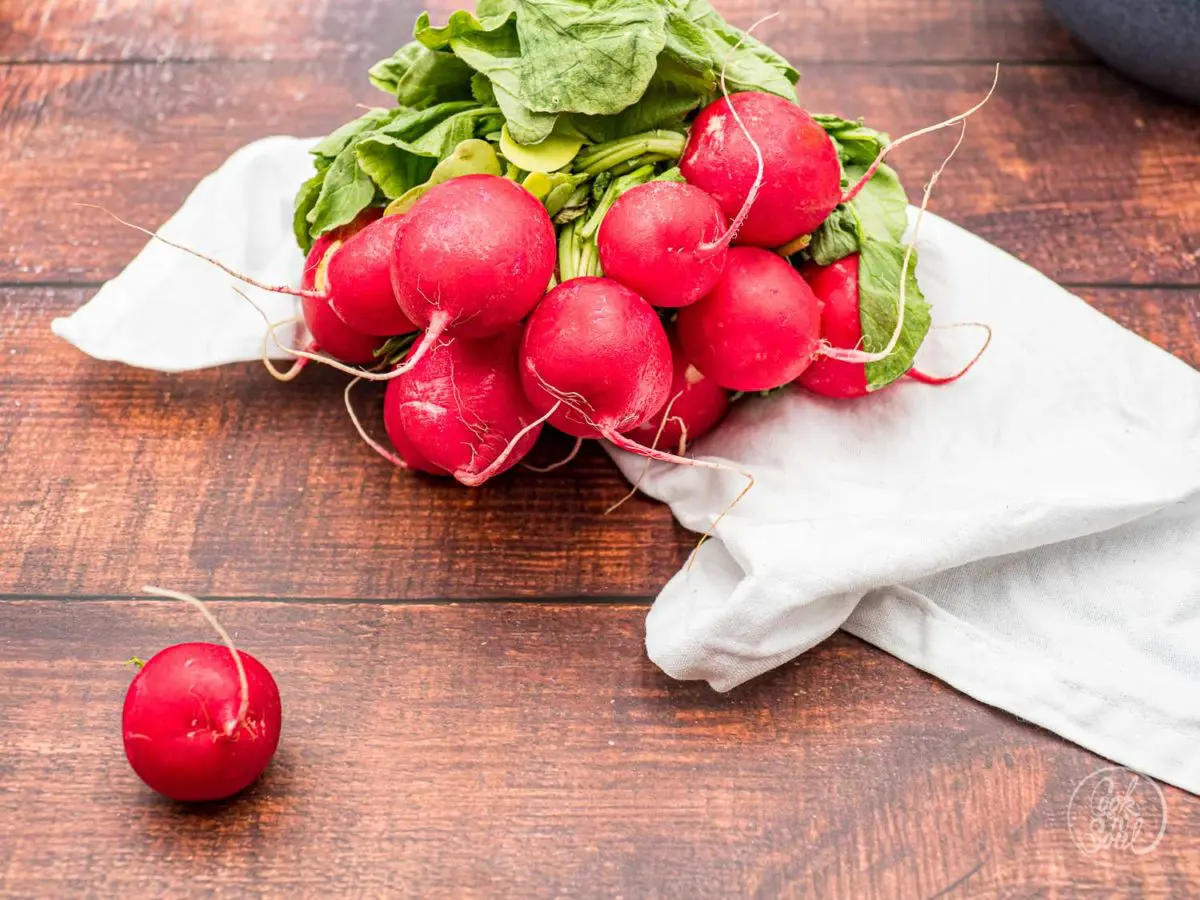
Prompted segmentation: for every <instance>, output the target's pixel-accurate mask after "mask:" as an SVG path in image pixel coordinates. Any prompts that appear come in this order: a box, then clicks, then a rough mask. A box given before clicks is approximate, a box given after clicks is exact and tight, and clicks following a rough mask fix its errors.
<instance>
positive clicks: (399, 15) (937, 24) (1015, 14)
mask: <svg viewBox="0 0 1200 900" xmlns="http://www.w3.org/2000/svg"><path fill="white" fill-rule="evenodd" d="M472 5H473V4H472V3H470V2H465V0H464V2H452V0H433V2H425V3H422V2H417V0H357V2H354V3H338V2H333V0H298V2H293V3H281V2H278V0H276V2H253V0H225V2H217V0H191V2H185V3H180V2H177V0H119V2H108V3H104V4H100V5H99V7H98V8H97V4H95V3H93V2H89V0H58V2H45V3H22V4H13V7H14V8H12V9H11V10H8V11H7V12H8V17H9V21H8V23H7V24H8V30H7V31H0V60H2V61H9V60H30V61H32V60H42V61H46V60H54V61H63V60H89V61H100V60H109V61H111V60H129V59H154V60H177V59H185V60H195V59H221V60H297V59H301V60H308V59H326V60H334V59H339V58H355V59H359V60H362V61H366V62H373V61H374V60H375V59H378V58H380V57H382V56H385V55H387V54H390V53H391V52H392V51H393V50H394V49H395V48H396V47H398V46H399V45H400V44H401V43H402V42H404V41H405V40H407V39H408V38H409V36H410V35H411V33H412V23H413V21H414V20H415V19H416V16H417V13H418V12H419V11H420V10H422V9H428V10H429V11H430V13H431V15H432V17H433V18H434V19H435V20H436V21H438V22H439V23H440V22H442V21H445V19H446V16H447V15H448V14H449V13H450V11H451V10H454V9H459V8H464V7H471V6H472ZM714 5H715V6H716V7H717V8H718V9H719V10H721V12H722V13H723V14H724V15H725V16H726V17H727V18H728V19H729V20H730V21H732V22H734V23H735V24H738V25H741V26H742V27H748V26H749V25H750V24H751V23H753V22H754V21H756V20H757V19H758V18H759V17H761V16H763V15H764V14H765V13H767V12H770V11H778V12H779V13H780V18H779V19H778V20H776V21H774V22H769V23H765V24H764V25H762V26H761V32H760V33H759V34H760V37H763V38H764V39H766V40H767V41H768V43H770V44H772V46H779V47H786V48H787V52H788V54H789V56H790V57H791V58H792V59H794V60H796V61H798V62H807V61H812V60H841V61H863V62H868V63H873V64H881V63H897V62H906V61H913V60H919V61H928V60H964V59H965V60H974V61H980V60H982V61H991V60H995V61H1001V60H1014V61H1029V60H1034V61H1059V60H1065V61H1075V60H1078V59H1081V58H1086V54H1085V53H1084V52H1083V51H1082V50H1081V49H1080V48H1079V47H1077V46H1075V45H1074V44H1073V43H1072V42H1071V41H1070V40H1069V39H1068V37H1067V36H1066V33H1065V32H1064V31H1063V30H1062V29H1061V28H1060V27H1058V26H1057V25H1056V24H1055V23H1054V22H1053V21H1052V20H1051V19H1050V17H1049V15H1048V14H1047V13H1046V10H1045V7H1044V6H1043V5H1042V3H1041V0H1009V2H1006V3H994V2H993V3H984V2H970V3H963V2H961V0H873V2H871V3H845V2H838V0H791V2H788V3H783V4H776V5H774V6H772V5H769V4H764V3H763V2H762V0H717V2H716V3H714Z"/></svg>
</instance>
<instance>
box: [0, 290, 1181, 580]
mask: <svg viewBox="0 0 1200 900" xmlns="http://www.w3.org/2000/svg"><path fill="white" fill-rule="evenodd" d="M87 295H88V292H87V291H85V290H82V289H71V290H50V289H26V288H21V289H5V290H0V321H3V322H5V323H6V327H5V329H4V330H3V331H2V332H0V398H3V399H2V400H0V516H2V518H3V522H4V527H3V528H0V560H3V561H4V564H3V565H0V594H2V593H9V594H12V593H21V594H30V593H36V594H57V593H79V594H108V593H118V592H124V591H131V590H134V589H136V588H137V587H138V586H139V585H141V584H143V583H145V582H146V581H147V580H150V581H160V582H166V583H169V584H172V585H176V586H180V587H182V588H186V589H189V590H193V591H198V592H204V593H209V594H218V595H231V596H299V597H317V598H319V597H363V598H409V599H414V598H443V597H444V598H460V599H461V598H472V597H506V596H538V597H570V596H615V597H647V596H653V595H654V594H657V593H658V591H659V589H660V588H661V587H662V585H663V584H664V583H666V581H667V579H668V578H669V577H670V576H671V575H672V574H673V573H674V572H675V571H676V569H677V568H678V567H679V565H680V564H681V563H682V562H683V560H684V559H685V557H686V555H687V553H688V551H689V550H690V548H691V546H692V545H693V543H694V541H695V536H694V535H691V534H689V533H688V532H686V531H684V530H683V529H681V528H679V527H678V526H676V525H674V524H673V523H672V520H671V516H670V513H669V511H668V510H667V509H666V507H663V506H660V505H658V504H656V503H653V502H651V501H649V500H644V499H637V500H634V501H631V502H630V503H628V504H626V505H625V506H623V507H622V508H621V509H620V510H618V511H617V512H615V513H613V514H612V515H610V516H605V515H604V510H605V509H606V508H607V507H608V506H609V505H610V504H611V503H612V502H613V501H615V500H616V499H617V498H619V497H620V496H622V494H623V493H624V491H625V485H624V483H623V482H622V481H621V479H620V477H619V475H618V474H617V472H616V470H615V468H614V467H613V466H612V464H611V463H610V462H609V461H608V459H607V457H605V456H604V454H603V453H602V452H601V451H600V450H599V449H598V448H596V447H591V448H589V449H588V450H587V451H585V453H584V454H583V455H582V457H581V458H580V459H579V460H578V461H577V462H575V463H573V464H572V465H571V466H570V467H568V468H566V469H563V470H561V471H558V472H554V473H551V474H547V475H535V474H533V473H529V472H518V473H513V474H512V475H510V476H507V477H505V478H501V479H497V480H496V481H494V482H492V483H491V484H489V485H487V486H486V487H484V488H483V489H481V490H477V491H468V490H467V489H465V488H462V487H460V486H458V485H456V484H452V483H450V484H447V483H444V482H440V481H436V480H434V479H429V478H424V477H418V476H413V475H411V474H409V473H404V472H395V471H393V470H392V469H391V468H390V467H389V466H388V465H387V464H386V463H384V462H382V461H381V460H379V459H377V458H376V457H375V456H374V454H373V453H372V452H371V451H370V450H369V449H367V448H366V447H365V446H363V445H362V444H360V443H359V441H358V439H357V437H356V436H355V435H354V433H353V431H352V429H351V426H350V424H349V423H348V422H347V421H346V418H345V413H344V410H343V408H342V397H341V391H342V386H343V384H344V383H345V381H344V378H343V376H341V375H338V374H336V373H332V372H329V371H328V370H324V371H320V370H312V371H309V372H306V373H305V375H304V377H303V378H302V379H300V380H299V381H297V382H295V383H293V384H291V385H278V384H276V383H275V382H274V381H272V380H270V378H269V377H268V376H267V375H266V373H264V372H262V371H261V369H259V368H258V367H257V366H253V365H245V366H233V367H229V368H226V369H223V370H216V371H209V372H202V373H195V374H190V375H160V374H155V373H150V372H143V371H139V370H135V369H128V368H124V367H121V366H118V365H115V364H111V363H102V362H96V361H94V360H90V359H88V358H86V357H84V356H83V355H82V354H80V353H79V352H78V351H76V350H75V349H74V348H72V347H70V346H69V345H67V344H66V343H65V342H63V341H60V340H59V339H58V338H55V337H54V336H53V335H51V334H50V331H49V321H50V319H51V318H52V317H53V316H55V315H60V314H65V313H67V312H69V311H70V310H72V309H74V308H75V307H76V306H77V305H79V304H80V303H82V302H83V301H84V299H85V298H86V297H87ZM1085 296H1086V297H1087V299H1088V300H1089V301H1091V302H1092V303H1093V304H1095V305H1096V306H1097V307H1098V308H1099V309H1101V310H1102V311H1104V312H1106V313H1108V314H1109V315H1111V316H1113V317H1114V318H1116V319H1117V320H1118V321H1120V322H1122V323H1123V324H1126V325H1128V326H1129V327H1131V328H1133V329H1135V330H1137V331H1139V332H1140V333H1141V334H1142V335H1143V336H1145V337H1146V338H1148V339H1149V340H1151V341H1154V342H1156V343H1158V344H1160V345H1162V346H1164V347H1166V348H1167V349H1168V350H1170V351H1172V352H1174V353H1175V354H1176V355H1178V356H1179V357H1180V358H1182V359H1184V360H1185V361H1186V362H1189V363H1190V364H1191V365H1194V366H1200V321H1198V320H1200V317H1198V316H1197V308H1198V307H1200V290H1192V291H1185V290H1165V291H1151V290H1134V289H1128V290H1120V291H1112V290H1093V291H1088V292H1086V294H1085ZM368 398H373V399H370V400H368ZM378 398H379V393H378V392H372V391H370V390H369V389H365V390H364V393H363V396H362V401H361V407H362V409H363V412H364V418H365V421H367V422H368V423H369V424H371V426H372V427H373V428H374V429H375V430H376V432H377V433H381V429H380V428H379V403H378ZM540 452H541V453H542V454H543V455H544V457H545V458H546V459H549V458H552V457H553V456H554V454H555V453H559V454H561V453H562V452H563V442H562V441H561V440H559V441H557V442H551V443H550V444H549V445H548V446H546V447H545V448H543V449H542V450H541V451H540Z"/></svg>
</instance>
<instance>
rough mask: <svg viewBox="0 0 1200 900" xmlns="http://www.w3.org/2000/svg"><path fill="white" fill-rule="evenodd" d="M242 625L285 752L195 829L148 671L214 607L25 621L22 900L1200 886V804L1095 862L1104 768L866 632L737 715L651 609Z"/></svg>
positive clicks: (2, 884) (1178, 808)
mask: <svg viewBox="0 0 1200 900" xmlns="http://www.w3.org/2000/svg"><path fill="white" fill-rule="evenodd" d="M214 608H215V611H216V613H217V615H218V616H219V617H220V618H221V619H222V620H223V621H224V623H225V624H226V625H227V626H228V627H229V628H230V629H231V630H232V631H233V632H234V633H235V635H236V639H237V640H238V641H239V643H240V644H241V646H243V647H245V648H247V649H248V650H249V651H250V652H253V653H254V654H255V655H257V656H258V657H259V658H260V659H262V660H263V661H264V662H265V663H266V664H267V665H268V666H270V667H271V668H272V670H273V671H274V673H275V675H276V677H277V679H278V681H279V684H280V689H281V692H282V695H283V698H284V716H285V720H284V737H283V742H282V744H281V749H280V752H279V756H278V758H277V760H276V763H275V765H274V766H273V768H272V769H271V770H270V771H269V773H268V775H267V777H266V778H265V780H264V781H263V782H262V783H260V785H258V786H257V787H256V788H254V789H252V791H251V793H250V794H249V795H248V796H247V797H245V798H243V799H242V800H240V801H238V802H236V803H230V804H225V805H219V806H216V807H213V808H208V809H200V810H185V809H181V808H179V807H176V806H173V805H171V804H169V803H166V802H163V801H161V800H159V799H158V798H156V797H154V796H153V795H151V794H150V793H149V791H147V790H146V789H145V788H144V787H143V786H142V785H141V784H140V783H139V782H138V781H137V780H136V778H135V777H134V776H133V774H132V773H131V772H130V771H129V769H128V767H127V764H126V762H125V760H124V758H123V755H122V752H121V747H120V740H119V737H118V735H119V715H120V704H121V700H122V696H123V693H124V691H125V688H126V685H127V684H128V682H129V679H130V677H131V674H130V672H129V671H128V669H127V668H126V667H125V666H123V665H121V660H123V659H125V658H126V657H128V656H129V655H130V654H131V653H135V652H136V653H140V654H143V655H149V654H151V653H153V652H154V651H155V650H156V649H157V648H159V647H162V646H164V645H166V644H170V643H174V642H177V641H181V640H193V639H200V640H204V639H206V632H205V626H204V625H203V623H202V622H201V621H200V620H199V618H198V617H197V616H196V615H195V613H194V612H193V611H191V610H189V609H186V608H184V607H182V605H171V604H163V603H148V602H136V603H135V602H74V603H63V602H57V601H54V600H48V601H39V602H6V603H0V635H2V636H3V637H2V638H0V719H2V720H3V721H4V722H5V727H4V729H2V730H0V751H3V755H2V756H0V760H2V763H0V765H2V766H3V767H4V770H5V771H4V777H3V779H0V893H3V894H4V895H6V896H13V895H15V896H23V895H37V894H40V893H42V892H43V891H44V887H45V885H47V884H54V885H55V886H56V890H57V891H59V892H61V893H64V894H70V895H71V896H115V895H126V896H129V895H163V894H166V893H168V892H171V893H174V892H177V891H181V890H186V891H187V892H189V893H193V894H200V893H216V894H219V895H221V896H238V895H243V894H245V893H248V892H254V893H258V892H267V893H270V894H272V895H283V894H285V893H291V894H294V895H298V896H304V897H307V896H316V895H317V894H318V893H321V894H323V895H324V896H330V895H333V896H379V895H381V894H384V893H388V894H391V895H398V896H412V897H448V898H449V897H453V898H465V897H486V896H490V897H495V896H509V897H517V896H519V897H564V896H571V897H617V896H625V897H654V898H689V897H700V896H702V897H756V898H764V900H771V898H780V897H855V898H860V900H872V898H895V897H933V896H937V895H938V892H939V891H943V890H945V889H946V888H948V887H949V886H951V885H953V884H955V883H958V884H959V887H958V888H957V889H956V890H957V893H952V894H950V896H956V897H957V896H976V897H979V896H998V895H999V893H1000V891H999V890H998V889H999V888H1007V889H1008V890H1009V895H1011V891H1012V889H1013V888H1014V887H1016V886H1018V885H1019V886H1020V895H1021V896H1034V895H1036V896H1039V897H1047V898H1058V897H1083V896H1096V895H1098V894H1102V895H1106V896H1117V895H1120V896H1142V897H1162V898H1165V897H1172V896H1174V897H1179V896H1187V895H1192V894H1194V893H1195V892H1196V891H1200V874H1198V873H1197V870H1196V868H1195V865H1194V859H1193V858H1192V855H1191V850H1192V846H1191V845H1190V844H1189V840H1188V837H1189V835H1194V834H1195V833H1196V829H1197V827H1200V820H1198V811H1200V806H1198V805H1197V804H1196V803H1194V802H1187V801H1186V800H1185V798H1184V797H1183V795H1181V794H1180V793H1179V792H1177V791H1173V790H1168V791H1167V797H1168V804H1169V810H1170V812H1169V815H1170V821H1169V825H1168V831H1167V836H1166V838H1165V839H1164V840H1163V842H1162V844H1160V846H1159V848H1158V849H1157V850H1156V851H1155V853H1154V854H1152V855H1150V856H1147V857H1142V858H1136V857H1132V856H1130V857H1128V858H1125V857H1120V858H1118V859H1117V860H1116V864H1115V865H1105V864H1102V863H1097V862H1093V861H1090V860H1088V859H1086V858H1084V857H1082V856H1081V855H1080V854H1079V852H1078V851H1077V850H1076V849H1075V847H1074V845H1073V844H1072V843H1071V838H1070V836H1069V834H1068V832H1067V828H1066V809H1067V804H1068V801H1069V799H1070V794H1071V791H1072V790H1073V788H1074V786H1075V784H1077V783H1078V781H1079V780H1080V779H1082V778H1083V777H1084V776H1086V775H1087V774H1089V773H1090V772H1091V771H1093V770H1094V769H1095V768H1098V767H1100V766H1101V765H1102V762H1101V761H1100V760H1098V759H1097V758H1095V757H1092V756H1091V755H1090V754H1086V753H1083V752H1082V751H1078V750H1075V749H1073V748H1071V747H1069V746H1068V745H1066V744H1064V743H1063V742H1061V741H1059V740H1058V739H1056V738H1054V737H1052V736H1050V735H1047V734H1045V733H1044V732H1041V731H1039V730H1037V729H1034V728H1031V727H1029V726H1026V725H1021V724H1019V723H1016V722H1014V721H1012V720H1011V719H1009V718H1007V717H1005V716H1002V715H999V714H997V713H995V712H994V711H991V710H989V709H987V708H985V707H983V706H980V705H979V704H976V703H974V702H972V701H970V700H967V699H965V698H963V697H962V696H960V695H958V694H956V693H954V692H953V691H951V690H949V689H947V688H945V687H944V686H942V685H940V684H939V683H938V682H936V681H934V680H933V679H931V678H928V677H926V676H924V675H921V674H919V673H917V672H915V671H914V670H912V669H910V668H908V667H907V666H905V665H903V664H902V663H899V662H897V661H896V660H894V659H891V658H889V657H886V656H883V655H882V654H877V653H867V652H864V648H863V647H862V645H860V644H858V643H857V642H856V641H855V640H853V639H852V638H848V637H841V636H839V637H837V638H834V639H833V640H831V641H829V642H827V643H826V644H824V645H822V646H821V647H820V648H818V649H817V650H815V651H813V652H812V653H811V654H809V655H808V656H806V657H804V658H803V659H801V660H800V661H798V662H796V663H794V664H791V665H789V666H787V667H785V668H784V669H783V670H781V671H779V672H777V673H775V674H773V675H771V676H768V677H766V678H763V679H759V680H758V681H756V682H754V683H752V684H750V685H747V686H745V687H743V688H742V689H740V690H738V691H736V692H734V693H732V694H729V695H724V696H722V695H716V694H714V693H712V692H711V691H709V690H708V689H707V688H706V687H704V686H701V685H695V684H678V683H671V682H669V681H668V680H667V679H666V678H665V677H664V676H662V675H661V674H660V673H658V672H657V670H655V669H654V668H653V667H652V665H651V664H650V663H649V662H647V661H646V660H645V658H644V656H643V650H642V643H641V636H642V617H643V615H644V609H642V608H638V607H623V606H616V607H594V606H573V605H563V606H556V605H527V604H505V603H497V604H471V605H466V606H421V605H418V606H404V605H400V606H396V605H341V604H310V603H294V604H275V603H252V602H240V603H218V604H215V605H214ZM68 813H69V814H68ZM1066 872H1070V877H1069V878H1068V877H1066V876H1065V873H1066ZM963 879H965V880H963Z"/></svg>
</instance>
